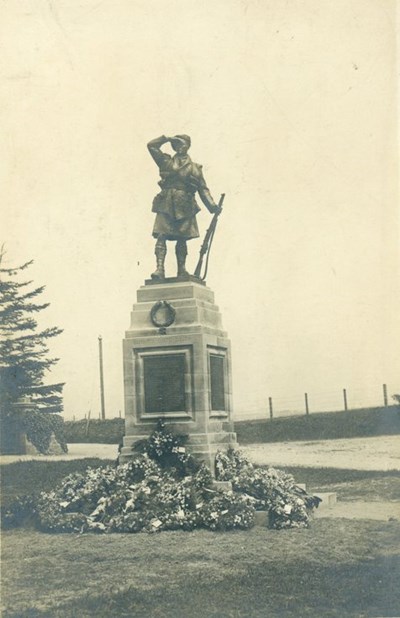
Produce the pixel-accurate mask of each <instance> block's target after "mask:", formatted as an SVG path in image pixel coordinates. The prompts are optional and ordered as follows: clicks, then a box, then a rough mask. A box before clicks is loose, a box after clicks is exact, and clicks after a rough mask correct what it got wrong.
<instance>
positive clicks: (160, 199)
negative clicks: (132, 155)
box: [147, 137, 215, 240]
mask: <svg viewBox="0 0 400 618" xmlns="http://www.w3.org/2000/svg"><path fill="white" fill-rule="evenodd" d="M165 142H166V140H165V138H164V137H160V138H157V139H154V140H152V141H151V142H149V143H148V145H147V146H148V149H149V152H150V154H151V156H152V157H153V159H154V161H155V162H156V163H157V165H158V167H159V170H160V177H161V180H160V182H159V183H158V184H159V185H160V187H161V192H160V193H158V195H156V197H155V198H154V200H153V208H152V211H153V212H155V213H156V220H155V222H154V227H153V236H154V237H155V238H158V237H159V236H160V235H163V236H164V237H165V238H166V239H167V240H181V239H183V240H189V239H191V238H197V237H198V236H199V228H198V226H197V221H196V214H197V213H198V212H199V210H200V208H199V206H198V204H197V202H196V199H195V194H196V192H198V193H199V195H200V198H201V200H202V202H203V203H204V204H205V206H206V207H207V208H208V209H209V210H210V211H212V209H213V208H214V207H215V203H214V201H213V199H212V197H211V195H210V193H209V190H208V188H207V185H206V182H205V180H204V177H203V172H202V166H201V165H198V164H197V163H194V162H193V161H192V160H191V158H190V157H189V156H188V155H185V156H184V157H179V156H178V155H174V156H173V157H171V156H170V155H168V154H166V153H164V152H162V151H161V150H160V146H162V145H163V144H164V143H165Z"/></svg>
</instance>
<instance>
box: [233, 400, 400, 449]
mask: <svg viewBox="0 0 400 618" xmlns="http://www.w3.org/2000/svg"><path fill="white" fill-rule="evenodd" d="M235 431H236V433H237V435H238V440H239V442H240V444H253V443H256V442H285V441H287V440H335V439H340V438H358V437H360V438H361V437H371V436H382V435H394V434H400V407H399V406H388V407H387V408H385V407H379V408H363V409H360V410H348V411H347V412H343V411H342V412H323V413H319V414H310V415H308V416H306V415H302V416H288V417H281V418H276V419H273V420H272V421H271V420H270V419H265V420H254V421H236V422H235Z"/></svg>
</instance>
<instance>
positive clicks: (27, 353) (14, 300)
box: [0, 256, 63, 450]
mask: <svg viewBox="0 0 400 618" xmlns="http://www.w3.org/2000/svg"><path fill="white" fill-rule="evenodd" d="M1 257H2V256H0V413H1V417H2V418H3V419H7V418H9V419H10V418H12V417H13V415H14V414H15V406H14V404H16V403H18V402H20V401H21V399H25V400H27V401H29V402H30V403H31V405H32V404H33V407H34V408H35V410H36V412H35V413H33V412H30V413H27V415H26V416H28V415H30V418H24V419H22V423H23V425H24V426H25V429H27V428H30V429H31V433H32V430H33V425H36V426H38V425H39V426H40V431H39V433H42V434H43V433H45V434H49V432H50V433H51V431H53V430H55V429H56V427H59V425H60V422H61V419H57V421H59V422H53V421H51V420H50V416H51V414H50V415H49V417H48V421H50V422H47V423H46V422H44V414H43V413H59V412H61V411H62V409H63V406H62V388H63V383H57V384H45V382H44V380H45V376H46V374H47V373H48V371H49V370H50V369H51V367H52V366H53V365H54V364H55V363H57V361H58V359H57V358H49V357H48V353H49V349H48V347H47V342H48V340H49V339H52V338H53V337H56V336H57V335H59V334H60V333H61V332H62V329H60V328H57V327H52V328H46V329H44V330H39V329H38V324H37V321H36V319H35V316H36V315H37V314H38V313H39V312H40V311H42V310H44V309H46V307H48V305H49V303H40V302H38V300H37V299H38V297H39V296H40V295H41V294H42V292H43V290H44V286H41V287H33V288H32V285H31V284H32V281H25V282H20V281H18V279H17V278H18V275H19V274H20V273H21V272H23V271H25V269H27V268H28V267H29V266H30V265H31V264H32V260H31V261H30V262H26V263H25V264H22V265H21V266H18V267H16V268H5V267H3V264H2V259H1ZM46 416H47V415H46ZM34 417H35V419H36V420H35V422H32V421H33V418H34ZM37 419H39V420H37ZM54 421H56V419H55V418H54ZM46 426H47V427H48V431H46V430H45V427H46ZM28 433H29V432H28ZM49 435H50V434H49ZM49 435H48V436H47V437H48V440H47V437H46V438H45V440H44V442H43V440H41V444H42V448H40V450H43V449H44V447H43V444H44V443H47V442H49V440H50V437H49ZM44 450H45V449H44Z"/></svg>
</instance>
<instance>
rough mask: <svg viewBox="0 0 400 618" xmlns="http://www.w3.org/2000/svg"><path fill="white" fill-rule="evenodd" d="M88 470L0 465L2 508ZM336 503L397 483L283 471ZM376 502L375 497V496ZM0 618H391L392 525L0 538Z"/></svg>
mask: <svg viewBox="0 0 400 618" xmlns="http://www.w3.org/2000/svg"><path fill="white" fill-rule="evenodd" d="M107 463H110V462H104V461H102V462H100V460H74V461H68V462H62V461H59V462H37V461H35V462H19V463H15V464H9V465H6V466H2V486H3V496H4V498H5V503H6V504H7V503H9V502H10V501H11V500H12V498H13V497H14V496H15V495H17V494H24V493H32V492H33V491H40V490H43V489H50V488H51V487H53V486H54V484H55V483H57V482H59V481H60V480H61V478H62V477H63V476H65V475H66V474H68V473H70V472H73V471H82V470H83V469H84V468H85V467H87V466H88V465H92V466H96V465H106V464H107ZM287 471H289V472H291V473H292V474H293V475H294V477H295V479H296V480H297V481H298V482H305V483H307V486H308V488H309V489H322V488H327V489H330V490H331V489H332V488H334V487H337V488H340V491H341V492H342V495H341V499H344V498H345V497H346V496H347V499H355V498H354V497H356V498H357V499H358V500H363V499H364V500H370V499H374V498H371V496H372V495H374V496H377V495H379V496H380V497H381V499H386V500H390V499H393V500H394V499H399V474H398V473H388V472H369V471H365V472H364V471H354V470H335V469H312V468H290V469H287ZM381 494H382V495H381ZM2 539H3V540H2V564H3V569H2V579H3V589H2V603H3V606H4V612H3V614H2V616H3V618H17V617H18V618H35V617H37V618H39V617H40V618H72V617H74V618H76V617H78V616H79V617H82V618H85V617H96V618H124V617H132V618H135V617H137V618H144V617H146V616H149V617H150V618H209V617H210V618H211V617H213V618H217V617H218V618H220V617H221V618H261V617H262V618H275V617H276V618H303V617H308V616H310V617H314V618H331V617H332V618H344V617H352V618H356V617H357V618H364V617H371V618H372V617H377V616H392V617H394V616H400V587H399V586H398V582H399V580H400V550H398V546H399V539H400V522H397V521H390V522H378V521H368V520H359V521H354V520H345V519H318V520H315V521H314V522H313V523H312V525H311V527H310V528H309V529H307V530H286V531H276V530H268V529H266V528H260V527H256V528H253V529H252V530H249V531H243V532H242V531H235V532H229V533H213V532H208V531H203V530H197V531H194V532H188V533H186V532H163V533H161V534H153V535H148V534H131V535H129V534H113V535H111V534H110V535H93V534H84V535H76V534H64V535H63V534H52V535H51V534H43V533H40V532H37V531H35V530H28V529H17V530H10V531H5V532H3V535H2Z"/></svg>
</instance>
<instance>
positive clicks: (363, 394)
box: [235, 384, 395, 420]
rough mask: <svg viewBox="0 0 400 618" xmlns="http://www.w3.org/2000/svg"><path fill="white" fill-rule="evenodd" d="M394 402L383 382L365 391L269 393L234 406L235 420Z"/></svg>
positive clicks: (386, 404)
mask: <svg viewBox="0 0 400 618" xmlns="http://www.w3.org/2000/svg"><path fill="white" fill-rule="evenodd" d="M394 404H395V401H394V400H393V399H392V397H391V395H390V394H389V391H388V387H387V385H386V384H382V385H381V388H375V389H371V390H369V391H366V389H365V388H355V389H351V390H350V389H347V388H343V389H336V390H334V389H333V390H327V391H311V390H310V391H309V392H304V393H299V394H298V395H295V396H290V397H275V396H272V395H271V396H269V397H266V398H265V400H258V401H256V402H254V403H253V404H251V405H246V406H245V407H244V406H242V407H238V408H235V419H236V420H239V419H243V420H247V419H248V420H250V419H262V418H269V419H271V420H273V419H274V418H278V417H282V416H298V415H302V414H304V415H308V414H316V413H321V412H339V411H341V410H342V411H344V412H346V411H348V410H355V409H360V408H375V407H382V406H383V407H387V406H389V405H394Z"/></svg>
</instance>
